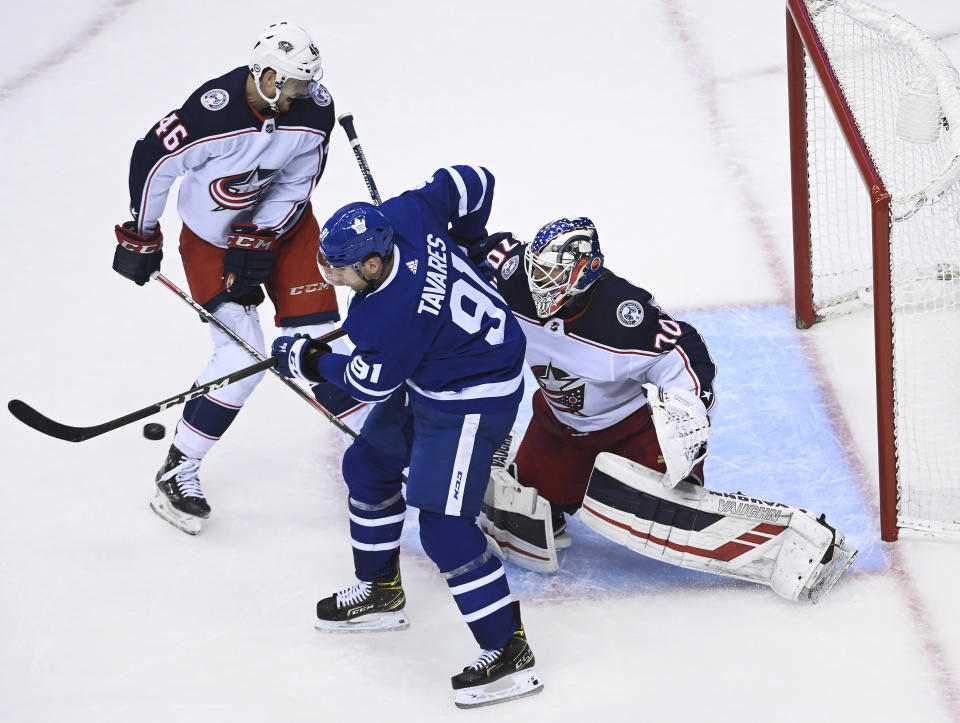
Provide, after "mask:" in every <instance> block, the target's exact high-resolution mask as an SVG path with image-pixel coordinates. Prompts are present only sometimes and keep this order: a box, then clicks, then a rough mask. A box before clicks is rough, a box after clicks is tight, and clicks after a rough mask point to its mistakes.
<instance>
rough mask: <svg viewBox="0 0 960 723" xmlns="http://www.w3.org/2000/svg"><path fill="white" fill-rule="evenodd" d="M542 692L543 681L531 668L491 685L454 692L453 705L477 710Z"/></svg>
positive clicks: (500, 679)
mask: <svg viewBox="0 0 960 723" xmlns="http://www.w3.org/2000/svg"><path fill="white" fill-rule="evenodd" d="M542 690H543V681H541V680H540V676H539V675H537V671H536V670H534V669H533V668H527V669H526V670H521V671H520V672H518V673H511V674H510V675H505V676H503V677H502V678H499V679H497V680H495V681H493V682H492V683H486V684H485V685H475V686H473V687H472V688H461V689H460V690H455V691H454V697H453V704H454V705H455V706H457V708H479V707H480V706H484V705H493V704H495V703H506V702H507V701H508V700H514V699H516V698H525V697H526V696H528V695H536V694H537V693H539V692H540V691H542Z"/></svg>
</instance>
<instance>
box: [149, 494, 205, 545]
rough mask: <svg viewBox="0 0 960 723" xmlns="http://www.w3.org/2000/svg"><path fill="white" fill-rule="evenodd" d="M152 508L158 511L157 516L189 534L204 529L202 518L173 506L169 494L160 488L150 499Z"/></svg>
mask: <svg viewBox="0 0 960 723" xmlns="http://www.w3.org/2000/svg"><path fill="white" fill-rule="evenodd" d="M150 509H151V510H153V511H154V512H155V513H156V515H157V517H160V518H161V519H163V520H166V521H167V522H169V523H170V524H171V525H173V526H174V527H176V528H177V529H178V530H180V531H181V532H186V533H187V534H188V535H196V534H198V533H199V532H200V530H202V529H203V522H202V521H201V518H199V517H196V516H194V515H188V514H186V513H184V512H181V511H180V510H178V509H176V508H175V507H173V505H171V504H170V500H168V499H167V496H166V495H165V494H163V492H161V491H160V490H157V492H156V494H155V495H154V496H153V499H152V500H150Z"/></svg>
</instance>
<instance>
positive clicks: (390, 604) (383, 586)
mask: <svg viewBox="0 0 960 723" xmlns="http://www.w3.org/2000/svg"><path fill="white" fill-rule="evenodd" d="M406 604H407V596H406V595H404V593H403V585H402V584H401V581H400V566H399V564H397V563H394V569H393V573H392V574H391V575H388V576H386V577H381V578H377V579H376V580H370V581H369V582H368V581H364V580H361V581H359V582H358V583H357V584H356V585H354V586H353V587H348V588H347V589H346V590H341V591H340V592H336V593H334V594H333V595H331V596H330V597H325V598H323V600H321V601H320V602H318V603H317V620H316V622H315V623H314V627H316V628H317V630H322V631H324V632H333V633H346V632H370V631H373V630H403V629H405V628H408V627H410V620H409V618H408V617H407V614H406V613H405V612H403V606H404V605H406Z"/></svg>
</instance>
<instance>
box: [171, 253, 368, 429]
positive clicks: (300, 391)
mask: <svg viewBox="0 0 960 723" xmlns="http://www.w3.org/2000/svg"><path fill="white" fill-rule="evenodd" d="M153 278H155V279H156V280H157V281H159V282H160V283H161V284H163V285H164V286H166V287H167V288H168V289H170V291H172V292H173V293H174V294H176V295H177V296H179V297H180V299H181V300H183V301H184V303H186V304H187V305H188V306H189V307H190V308H191V309H193V310H194V311H196V312H197V313H198V314H200V316H201V317H202V318H203V319H205V320H206V321H207V322H208V323H210V324H212V325H213V326H215V327H217V328H218V329H219V330H220V331H222V332H223V333H224V334H226V335H227V336H229V337H230V338H231V339H233V340H234V341H235V342H236V343H237V344H239V345H240V346H241V347H243V348H244V349H245V350H246V352H247V353H248V354H250V356H252V357H253V358H254V359H258V360H260V361H262V360H264V359H266V358H267V357H265V356H264V355H263V354H261V353H260V352H259V351H257V349H256V348H254V347H253V346H251V345H250V343H249V342H247V340H246V339H244V338H243V337H242V336H240V335H239V334H237V332H235V331H234V330H233V329H231V328H230V327H229V326H227V325H226V324H224V323H223V322H222V321H220V319H218V318H217V317H216V316H214V315H213V314H211V313H210V312H209V311H207V310H206V309H204V308H203V307H202V306H201V305H200V304H199V303H197V301H196V300H195V299H194V298H193V297H192V296H190V294H188V293H187V292H186V291H183V290H182V289H181V288H179V287H178V286H177V285H176V284H174V283H173V282H172V281H170V279H168V278H167V277H166V276H164V275H163V274H161V273H160V272H159V271H155V272H154V273H153ZM338 331H339V330H338ZM341 336H342V334H341ZM324 338H326V337H324ZM333 338H337V337H333ZM270 371H271V372H273V374H274V376H276V377H277V378H278V379H279V380H280V381H282V382H283V383H284V384H286V385H287V386H288V387H290V389H292V390H293V391H294V392H296V394H297V396H299V397H300V398H301V399H303V400H304V401H305V402H306V403H307V404H309V405H310V406H311V407H313V408H314V409H316V410H317V411H318V412H320V413H321V414H322V415H323V416H325V417H326V418H327V419H328V420H330V422H332V423H333V425H334V426H335V427H336V428H337V429H339V430H340V431H341V432H343V433H344V434H346V435H348V436H350V437H356V436H357V433H356V432H354V431H353V430H352V429H350V427H348V426H347V425H346V424H344V422H343V421H342V420H341V419H340V418H338V417H337V416H336V415H335V414H333V413H332V412H331V411H330V410H328V409H327V408H326V407H324V406H323V405H322V404H320V402H318V401H317V400H316V398H315V397H314V396H313V394H312V393H311V392H309V391H307V390H306V389H304V388H303V387H301V386H300V385H299V384H297V383H296V382H295V381H293V379H288V378H287V377H285V376H283V375H282V374H281V373H280V372H278V371H277V370H276V368H275V367H270Z"/></svg>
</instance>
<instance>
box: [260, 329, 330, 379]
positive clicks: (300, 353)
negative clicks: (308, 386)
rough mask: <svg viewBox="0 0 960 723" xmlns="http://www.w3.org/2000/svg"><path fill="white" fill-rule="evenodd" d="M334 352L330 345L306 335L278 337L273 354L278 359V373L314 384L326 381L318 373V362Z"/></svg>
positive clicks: (272, 350)
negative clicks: (325, 355)
mask: <svg viewBox="0 0 960 723" xmlns="http://www.w3.org/2000/svg"><path fill="white" fill-rule="evenodd" d="M331 351H333V350H332V349H331V348H330V345H329V344H326V343H324V342H322V341H318V340H317V339H311V338H310V337H309V336H307V335H306V334H297V335H296V336H278V337H277V338H276V339H274V340H273V348H272V349H271V352H270V353H271V354H273V356H275V357H276V358H277V371H278V372H280V373H281V374H282V375H283V376H285V377H291V378H293V379H304V380H306V381H308V382H310V383H312V384H316V383H317V382H322V381H326V380H325V379H324V378H323V377H322V376H320V373H319V372H318V371H317V362H318V361H320V357H322V356H323V355H324V354H329V353H330V352H331Z"/></svg>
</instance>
